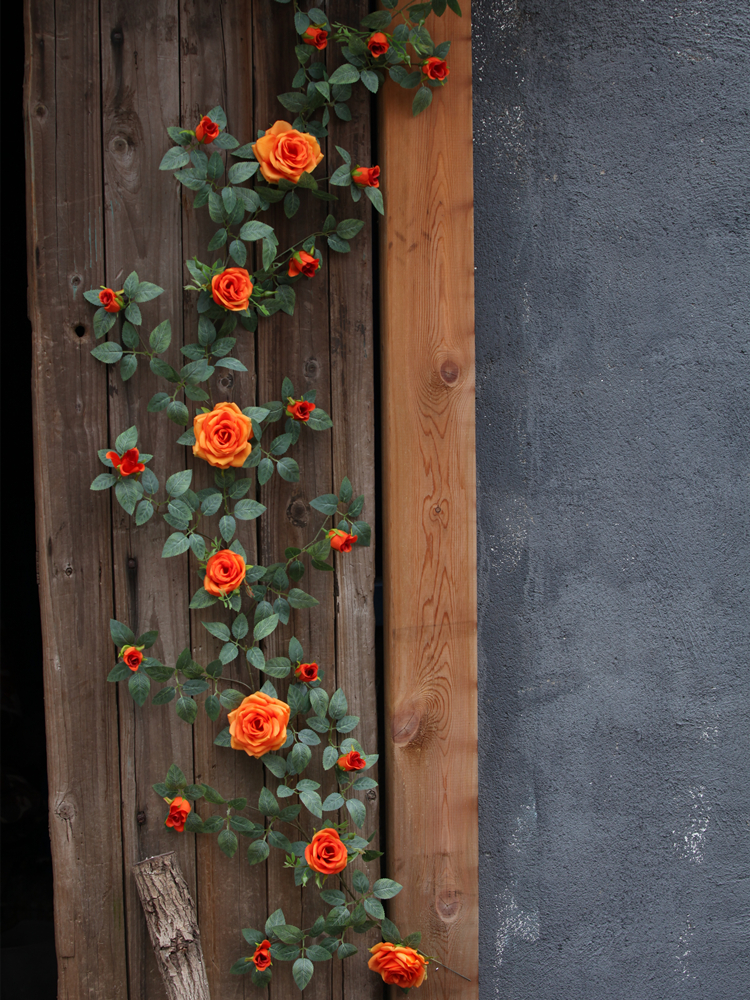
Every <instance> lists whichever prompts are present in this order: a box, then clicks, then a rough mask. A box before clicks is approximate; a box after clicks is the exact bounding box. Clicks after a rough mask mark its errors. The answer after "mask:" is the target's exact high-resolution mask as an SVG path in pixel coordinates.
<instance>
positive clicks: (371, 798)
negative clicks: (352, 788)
mask: <svg viewBox="0 0 750 1000" xmlns="http://www.w3.org/2000/svg"><path fill="white" fill-rule="evenodd" d="M377 797H378V793H377V792H376V791H375V789H374V788H370V789H369V791H367V792H365V798H366V799H367V800H368V801H369V802H374V801H375V799H376V798H377Z"/></svg>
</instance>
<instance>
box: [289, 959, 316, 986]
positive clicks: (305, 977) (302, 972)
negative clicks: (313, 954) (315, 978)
mask: <svg viewBox="0 0 750 1000" xmlns="http://www.w3.org/2000/svg"><path fill="white" fill-rule="evenodd" d="M313 971H314V966H313V964H312V962H311V961H310V960H309V959H308V958H298V959H297V961H296V962H295V963H294V965H293V966H292V975H293V976H294V981H295V983H296V984H297V986H298V988H299V989H300V990H304V988H305V987H306V986H307V984H308V983H309V982H310V980H311V979H312V974H313Z"/></svg>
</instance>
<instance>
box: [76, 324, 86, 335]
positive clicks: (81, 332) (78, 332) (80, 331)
mask: <svg viewBox="0 0 750 1000" xmlns="http://www.w3.org/2000/svg"><path fill="white" fill-rule="evenodd" d="M85 334H86V327H85V326H81V324H80V323H79V324H78V326H77V327H75V335H76V337H83V336H85Z"/></svg>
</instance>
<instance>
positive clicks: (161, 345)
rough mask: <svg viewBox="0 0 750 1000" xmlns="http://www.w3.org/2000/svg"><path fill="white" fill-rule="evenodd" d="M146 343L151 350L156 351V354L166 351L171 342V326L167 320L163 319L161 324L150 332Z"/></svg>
mask: <svg viewBox="0 0 750 1000" xmlns="http://www.w3.org/2000/svg"><path fill="white" fill-rule="evenodd" d="M148 342H149V344H150V346H151V350H152V351H156V353H157V354H161V353H162V352H163V351H166V349H167V348H168V347H169V345H170V344H171V342H172V326H171V324H170V322H169V320H168V319H165V320H164V322H163V323H160V324H159V325H158V326H157V327H155V328H154V329H153V330H152V331H151V335H150V336H149V338H148Z"/></svg>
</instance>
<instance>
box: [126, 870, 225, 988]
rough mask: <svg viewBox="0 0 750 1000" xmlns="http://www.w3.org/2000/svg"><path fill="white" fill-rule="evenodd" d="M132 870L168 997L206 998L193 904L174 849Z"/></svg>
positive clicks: (204, 972)
mask: <svg viewBox="0 0 750 1000" xmlns="http://www.w3.org/2000/svg"><path fill="white" fill-rule="evenodd" d="M132 870H133V875H135V883H136V886H137V887H138V895H139V896H140V898H141V905H142V906H143V912H144V914H145V915H146V923H147V925H148V933H149V937H150V938H151V944H152V945H153V946H154V953H155V955H156V964H157V965H158V966H159V971H160V972H161V975H162V979H163V980H164V987H165V989H166V991H167V997H168V1000H210V997H209V993H208V979H207V978H206V966H205V964H204V962H203V949H202V948H201V935H200V931H199V930H198V918H197V916H196V913H195V904H194V903H193V900H192V897H191V895H190V892H189V890H188V887H187V882H186V881H185V879H184V878H183V875H182V871H181V870H180V866H179V864H178V863H177V859H176V858H175V856H174V852H170V853H169V854H158V855H157V856H156V857H154V858H146V860H145V861H139V862H138V863H137V864H135V865H133V869H132Z"/></svg>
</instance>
